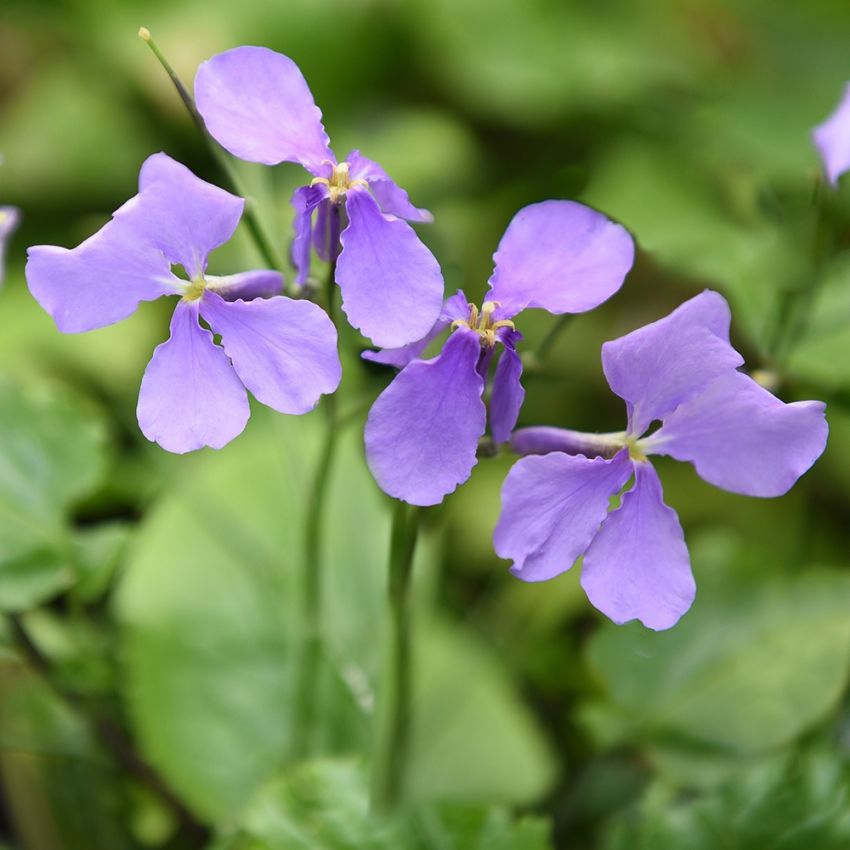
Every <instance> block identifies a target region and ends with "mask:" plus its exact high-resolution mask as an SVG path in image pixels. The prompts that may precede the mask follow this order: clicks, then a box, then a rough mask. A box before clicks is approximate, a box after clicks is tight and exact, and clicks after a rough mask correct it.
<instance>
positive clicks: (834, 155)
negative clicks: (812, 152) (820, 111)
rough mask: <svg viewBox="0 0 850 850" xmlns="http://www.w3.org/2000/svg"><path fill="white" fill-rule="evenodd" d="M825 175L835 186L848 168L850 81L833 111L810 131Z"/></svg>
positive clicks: (849, 163)
mask: <svg viewBox="0 0 850 850" xmlns="http://www.w3.org/2000/svg"><path fill="white" fill-rule="evenodd" d="M812 139H813V141H814V143H815V147H816V148H817V149H818V153H820V157H821V160H822V161H823V167H824V170H825V171H826V177H827V179H828V180H829V182H830V183H831V184H832V185H833V186H836V185H837V184H838V178H839V177H840V176H841V175H842V174H843V173H844V172H845V171H847V169H848V168H850V83H848V84H847V85H846V86H845V87H844V95H843V97H842V98H841V102H840V103H839V104H838V106H837V107H836V108H835V111H834V112H833V113H832V114H831V115H830V116H829V118H827V119H826V120H825V121H824V122H823V123H821V124H818V126H817V127H815V129H814V130H813V131H812Z"/></svg>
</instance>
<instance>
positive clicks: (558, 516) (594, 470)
mask: <svg viewBox="0 0 850 850" xmlns="http://www.w3.org/2000/svg"><path fill="white" fill-rule="evenodd" d="M402 374H404V373H402ZM631 474H632V462H631V460H630V459H629V454H628V452H627V451H625V450H624V451H621V452H619V453H618V454H617V455H615V456H614V457H613V458H611V459H610V460H606V459H604V458H601V457H597V458H593V459H588V458H586V457H582V456H581V455H578V456H573V455H566V454H561V453H560V452H556V453H553V454H548V455H542V456H534V457H524V458H522V459H521V460H518V461H517V462H516V463H515V464H514V465H513V468H512V469H511V471H510V472H509V473H508V476H507V478H506V479H505V483H504V484H503V485H502V512H501V515H500V516H499V522H498V524H497V525H496V531H495V533H494V535H493V543H494V545H495V548H496V554H497V555H498V556H499V557H500V558H510V559H511V560H513V562H514V563H513V566H512V567H511V572H512V573H513V574H514V575H515V576H517V577H518V578H521V579H522V580H523V581H545V580H547V579H550V578H554V577H555V576H557V575H560V574H561V573H563V572H566V571H567V570H568V569H569V568H570V567H571V566H572V565H573V564H574V563H575V562H576V560H577V559H578V558H579V557H581V555H583V554H584V552H585V550H586V549H587V547H588V546H589V545H590V542H591V540H593V537H594V535H595V534H596V532H597V530H598V529H599V526H600V524H601V523H602V521H603V520H604V519H605V516H606V514H607V513H608V502H609V499H610V498H611V496H613V495H614V494H615V493H617V492H619V490H620V489H621V488H622V487H623V485H624V484H625V483H626V482H627V481H628V480H629V478H630V477H631Z"/></svg>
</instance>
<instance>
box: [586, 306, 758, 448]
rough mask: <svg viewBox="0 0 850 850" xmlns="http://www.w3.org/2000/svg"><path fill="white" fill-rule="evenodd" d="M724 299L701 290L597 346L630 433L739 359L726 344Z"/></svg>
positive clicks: (727, 321)
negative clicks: (666, 313)
mask: <svg viewBox="0 0 850 850" xmlns="http://www.w3.org/2000/svg"><path fill="white" fill-rule="evenodd" d="M730 322H731V314H730V312H729V305H728V304H727V303H726V299H725V298H723V296H722V295H719V294H718V293H717V292H712V291H710V290H706V291H705V292H702V293H700V294H699V295H697V296H696V297H695V298H691V299H690V300H689V301H686V302H685V303H684V304H682V305H681V306H679V307H677V308H676V309H675V310H674V311H673V312H672V313H671V314H670V315H669V316H666V317H665V318H663V319H659V320H658V321H657V322H652V324H649V325H646V326H645V327H642V328H638V330H636V331H632V332H631V333H630V334H626V335H625V336H621V337H620V338H619V339H615V340H613V341H611V342H606V343H605V344H604V345H603V346H602V366H603V369H604V370H605V377H606V378H607V379H608V383H609V384H610V386H611V389H612V390H613V391H614V392H615V393H616V394H617V395H618V396H620V398H622V399H624V400H625V401H626V402H627V404H628V406H629V413H630V415H629V431H630V432H631V433H632V434H637V435H640V434H642V433H643V432H644V431H645V430H646V429H647V428H648V427H649V425H650V423H651V422H652V421H653V420H654V419H664V418H665V417H666V416H667V415H668V414H669V413H671V412H672V411H673V410H674V409H675V408H676V407H677V406H678V405H680V404H681V403H682V402H684V401H686V400H687V399H688V398H690V397H691V396H692V395H694V394H695V393H697V392H699V391H700V390H701V389H703V388H704V387H705V386H707V385H708V384H709V383H711V381H713V380H714V379H715V378H717V377H718V376H719V375H722V374H723V373H724V372H731V371H733V370H734V369H736V368H737V367H738V366H740V365H741V364H742V363H743V362H744V360H743V358H742V357H741V355H740V354H738V352H737V351H735V349H734V348H732V346H731V345H730V344H729V324H730Z"/></svg>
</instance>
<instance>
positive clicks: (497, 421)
mask: <svg viewBox="0 0 850 850" xmlns="http://www.w3.org/2000/svg"><path fill="white" fill-rule="evenodd" d="M521 377H522V360H520V359H519V355H518V354H517V353H516V350H515V349H514V348H513V346H511V347H508V346H505V349H504V351H502V356H501V357H500V358H499V362H498V363H497V364H496V372H495V374H494V375H493V393H492V395H491V396H490V414H489V416H490V433H491V434H492V435H493V441H494V442H495V443H496V444H499V443H506V442H507V441H508V440H510V438H511V431H513V429H514V425H516V421H517V418H518V417H519V411H520V408H521V407H522V403H523V401H524V400H525V390H524V389H523V388H522V384H521V383H520V378H521Z"/></svg>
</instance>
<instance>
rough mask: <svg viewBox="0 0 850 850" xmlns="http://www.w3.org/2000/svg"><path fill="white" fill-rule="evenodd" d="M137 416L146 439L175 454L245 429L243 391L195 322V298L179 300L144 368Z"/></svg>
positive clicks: (247, 413)
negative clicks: (166, 336)
mask: <svg viewBox="0 0 850 850" xmlns="http://www.w3.org/2000/svg"><path fill="white" fill-rule="evenodd" d="M136 415H137V416H138V419H139V427H140V428H141V429H142V433H143V434H144V435H145V436H146V437H147V438H148V439H149V440H151V441H152V442H155V443H159V445H160V446H162V447H163V448H164V449H166V450H167V451H170V452H176V453H177V454H183V453H185V452H191V451H195V450H196V449H200V448H202V447H203V446H210V447H211V448H214V449H220V448H221V447H222V446H224V445H226V444H227V443H229V442H230V441H231V440H232V439H233V438H234V437H237V436H238V435H239V434H241V433H242V431H243V430H244V428H245V425H246V423H247V422H248V417H249V416H250V415H251V414H250V409H249V407H248V394H247V393H246V392H245V387H243V386H242V382H241V381H240V380H239V378H238V377H237V376H236V373H235V372H234V371H233V367H232V366H231V365H230V361H229V360H228V358H227V355H226V354H225V353H224V351H223V350H222V349H221V348H220V347H219V346H217V345H215V344H214V343H213V335H212V334H211V333H210V332H209V331H208V330H207V329H206V328H202V327H201V326H200V325H199V324H198V304H197V302H195V303H194V304H189V303H186V302H184V301H180V302H178V304H177V307H176V309H175V310H174V316H173V318H172V319H171V337H170V338H169V339H168V341H166V342H164V343H162V344H161V345H159V346H157V348H156V350H155V351H154V353H153V357H152V358H151V361H150V363H148V367H147V369H145V375H144V378H142V387H141V390H140V391H139V404H138V407H137V409H136Z"/></svg>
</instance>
